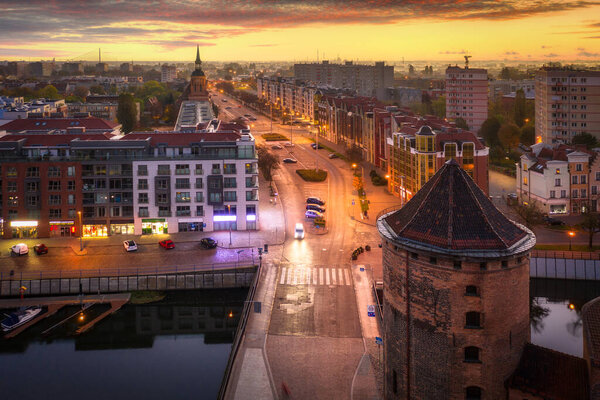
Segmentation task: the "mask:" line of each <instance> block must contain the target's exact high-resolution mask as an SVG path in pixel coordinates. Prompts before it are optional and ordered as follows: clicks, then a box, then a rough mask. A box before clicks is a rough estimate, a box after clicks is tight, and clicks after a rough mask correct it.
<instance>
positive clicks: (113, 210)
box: [110, 207, 121, 217]
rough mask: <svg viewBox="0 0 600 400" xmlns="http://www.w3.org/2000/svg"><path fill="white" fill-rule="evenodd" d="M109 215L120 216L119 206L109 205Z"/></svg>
mask: <svg viewBox="0 0 600 400" xmlns="http://www.w3.org/2000/svg"><path fill="white" fill-rule="evenodd" d="M110 216H111V217H120V216H121V207H111V208H110Z"/></svg>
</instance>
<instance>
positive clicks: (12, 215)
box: [8, 210, 18, 220]
mask: <svg viewBox="0 0 600 400" xmlns="http://www.w3.org/2000/svg"><path fill="white" fill-rule="evenodd" d="M17 216H18V212H17V210H8V219H9V220H13V219H17Z"/></svg>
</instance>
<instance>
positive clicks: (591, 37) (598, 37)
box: [585, 36, 600, 39]
mask: <svg viewBox="0 0 600 400" xmlns="http://www.w3.org/2000/svg"><path fill="white" fill-rule="evenodd" d="M585 38H586V39H600V36H586V37H585Z"/></svg>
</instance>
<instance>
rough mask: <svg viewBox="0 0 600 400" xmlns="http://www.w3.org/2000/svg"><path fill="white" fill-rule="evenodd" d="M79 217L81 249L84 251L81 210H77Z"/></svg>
mask: <svg viewBox="0 0 600 400" xmlns="http://www.w3.org/2000/svg"><path fill="white" fill-rule="evenodd" d="M77 216H78V217H79V251H83V224H82V223H81V211H77Z"/></svg>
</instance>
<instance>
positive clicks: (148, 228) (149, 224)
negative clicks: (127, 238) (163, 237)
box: [142, 218, 169, 235]
mask: <svg viewBox="0 0 600 400" xmlns="http://www.w3.org/2000/svg"><path fill="white" fill-rule="evenodd" d="M160 233H169V225H168V224H167V222H166V221H165V219H164V218H146V219H142V234H143V235H151V234H160Z"/></svg>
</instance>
